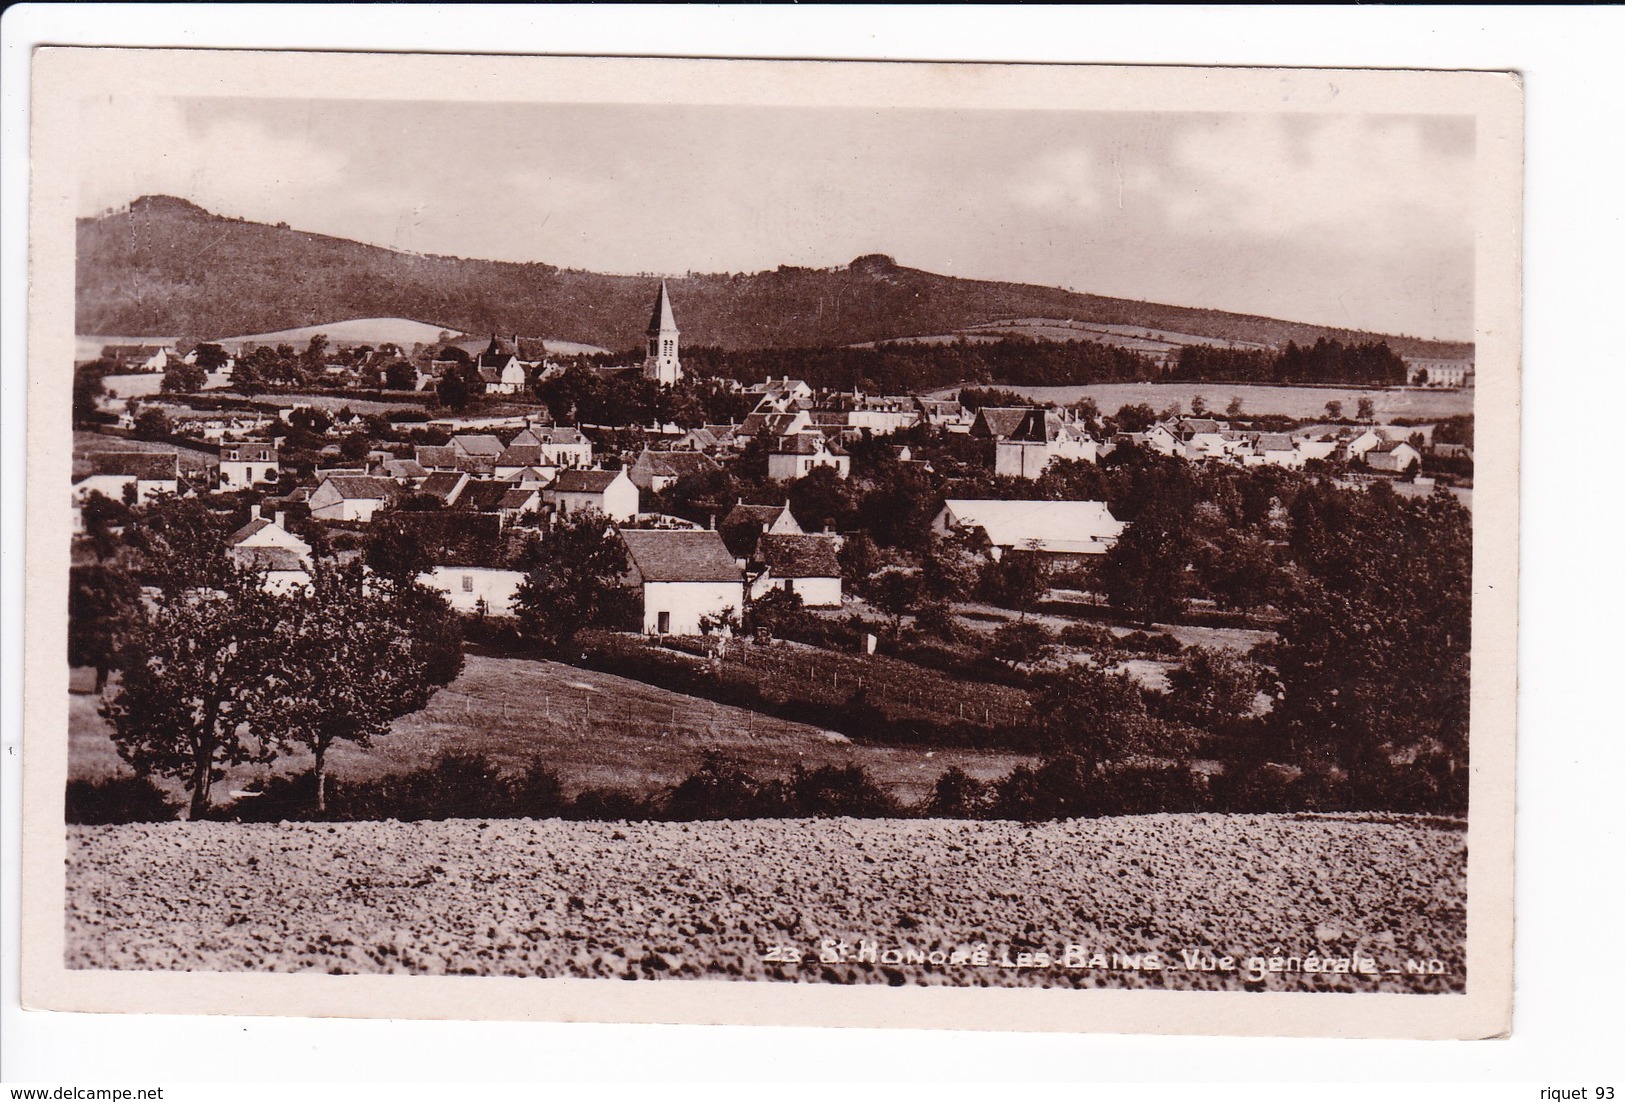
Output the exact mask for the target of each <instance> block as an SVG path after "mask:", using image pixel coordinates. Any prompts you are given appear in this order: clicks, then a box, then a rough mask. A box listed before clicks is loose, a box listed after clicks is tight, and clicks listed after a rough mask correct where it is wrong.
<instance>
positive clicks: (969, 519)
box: [944, 498, 1124, 552]
mask: <svg viewBox="0 0 1625 1102" xmlns="http://www.w3.org/2000/svg"><path fill="white" fill-rule="evenodd" d="M944 508H945V509H947V511H948V513H949V515H950V516H951V517H952V518H953V520H954V522H955V523H957V524H958V525H959V526H960V527H963V528H980V529H982V530H983V531H984V532H986V533H987V537H988V541H989V542H990V543H992V544H993V545H994V546H997V547H1012V548H1015V549H1017V550H1034V551H1053V552H1095V551H1103V550H1105V549H1106V548H1107V547H1109V546H1110V544H1109V541H1111V540H1115V539H1116V538H1117V537H1118V536H1120V535H1121V534H1122V532H1123V528H1124V524H1123V522H1122V521H1120V520H1118V519H1116V518H1115V517H1113V516H1112V514H1111V510H1109V509H1107V508H1106V503H1105V502H1103V501H997V500H967V499H963V498H955V499H952V500H949V501H948V502H947V503H946V504H945V506H944Z"/></svg>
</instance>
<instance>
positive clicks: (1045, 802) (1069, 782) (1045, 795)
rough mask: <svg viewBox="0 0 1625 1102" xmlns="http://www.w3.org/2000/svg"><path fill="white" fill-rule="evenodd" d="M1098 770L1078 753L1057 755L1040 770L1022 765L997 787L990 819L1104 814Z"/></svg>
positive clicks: (1029, 819)
mask: <svg viewBox="0 0 1625 1102" xmlns="http://www.w3.org/2000/svg"><path fill="white" fill-rule="evenodd" d="M1097 774H1098V770H1097V769H1096V768H1095V767H1094V766H1092V765H1091V764H1090V763H1088V762H1086V761H1084V760H1083V759H1082V758H1080V757H1078V756H1076V755H1074V754H1067V753H1061V754H1055V755H1052V756H1050V757H1047V758H1045V759H1044V760H1043V761H1042V762H1040V763H1039V765H1038V767H1037V768H1033V767H1031V766H1026V765H1018V766H1016V767H1015V768H1014V769H1012V770H1011V771H1010V773H1009V775H1008V776H1006V777H1005V778H1004V779H1003V780H1002V781H999V782H998V783H997V784H996V785H995V786H994V794H993V806H992V810H991V813H990V818H995V819H1016V820H1019V821H1021V822H1025V823H1036V822H1042V821H1044V820H1047V819H1075V818H1079V817H1081V816H1085V815H1098V814H1099V813H1100V811H1099V807H1100V803H1101V800H1100V785H1099V783H1098V778H1097Z"/></svg>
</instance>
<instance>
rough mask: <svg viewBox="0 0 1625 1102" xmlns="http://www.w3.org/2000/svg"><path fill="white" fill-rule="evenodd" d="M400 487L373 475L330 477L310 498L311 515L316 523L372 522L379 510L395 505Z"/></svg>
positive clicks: (326, 478)
mask: <svg viewBox="0 0 1625 1102" xmlns="http://www.w3.org/2000/svg"><path fill="white" fill-rule="evenodd" d="M400 492H401V488H400V486H399V485H398V484H397V483H395V482H392V481H390V480H389V479H387V478H374V477H372V476H370V475H353V474H346V475H328V476H326V477H325V478H323V479H322V483H321V485H320V486H317V487H316V492H315V493H313V494H311V495H310V515H311V516H313V517H315V518H316V519H317V520H359V521H364V522H365V521H370V520H372V515H373V514H374V513H376V512H377V511H378V510H379V509H382V508H383V507H384V506H386V505H388V504H390V503H391V502H393V501H394V500H395V498H396V496H397V495H399V493H400Z"/></svg>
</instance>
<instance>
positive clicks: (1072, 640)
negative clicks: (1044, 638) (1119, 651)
mask: <svg viewBox="0 0 1625 1102" xmlns="http://www.w3.org/2000/svg"><path fill="white" fill-rule="evenodd" d="M1060 639H1061V642H1062V643H1064V644H1065V645H1067V646H1069V647H1084V648H1087V649H1089V650H1092V651H1095V652H1097V653H1098V652H1103V651H1109V650H1111V649H1112V648H1113V647H1115V646H1116V645H1117V636H1115V635H1113V634H1112V631H1111V629H1110V628H1107V627H1102V626H1101V625H1100V624H1086V623H1076V624H1068V625H1066V627H1064V628H1062V629H1061V635H1060Z"/></svg>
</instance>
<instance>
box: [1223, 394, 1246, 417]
mask: <svg viewBox="0 0 1625 1102" xmlns="http://www.w3.org/2000/svg"><path fill="white" fill-rule="evenodd" d="M1241 408H1242V407H1241V395H1239V394H1238V395H1236V396H1235V397H1233V398H1231V399H1230V404H1229V405H1227V406H1225V407H1224V415H1225V416H1226V417H1228V418H1230V419H1232V420H1234V419H1235V418H1237V417H1240V416H1241Z"/></svg>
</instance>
